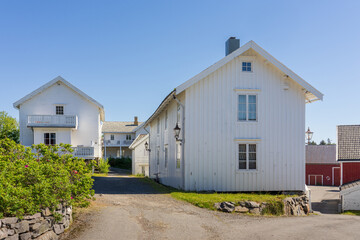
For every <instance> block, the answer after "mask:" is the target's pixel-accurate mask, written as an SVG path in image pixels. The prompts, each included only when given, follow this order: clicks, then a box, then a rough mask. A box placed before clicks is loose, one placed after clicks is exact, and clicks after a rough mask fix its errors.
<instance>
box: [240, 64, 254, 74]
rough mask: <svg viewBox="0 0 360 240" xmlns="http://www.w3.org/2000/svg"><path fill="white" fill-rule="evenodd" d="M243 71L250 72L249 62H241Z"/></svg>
mask: <svg viewBox="0 0 360 240" xmlns="http://www.w3.org/2000/svg"><path fill="white" fill-rule="evenodd" d="M242 71H243V72H252V67H251V62H242Z"/></svg>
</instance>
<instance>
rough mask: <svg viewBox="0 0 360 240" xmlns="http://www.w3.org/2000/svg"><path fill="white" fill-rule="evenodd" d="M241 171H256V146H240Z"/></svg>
mask: <svg viewBox="0 0 360 240" xmlns="http://www.w3.org/2000/svg"><path fill="white" fill-rule="evenodd" d="M238 158H239V159H238V160H239V165H238V166H239V167H238V169H239V170H256V144H239V155H238Z"/></svg>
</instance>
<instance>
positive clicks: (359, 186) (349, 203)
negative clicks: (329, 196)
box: [340, 180, 360, 211]
mask: <svg viewBox="0 0 360 240" xmlns="http://www.w3.org/2000/svg"><path fill="white" fill-rule="evenodd" d="M340 199H341V209H342V211H347V210H360V180H358V181H355V182H351V183H347V184H344V185H342V186H341V187H340Z"/></svg>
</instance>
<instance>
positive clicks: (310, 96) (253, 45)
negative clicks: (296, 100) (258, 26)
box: [176, 41, 324, 102]
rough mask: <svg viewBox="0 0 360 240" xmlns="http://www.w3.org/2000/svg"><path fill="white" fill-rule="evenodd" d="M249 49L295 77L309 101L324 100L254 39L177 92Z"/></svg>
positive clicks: (195, 77) (321, 95) (178, 88)
mask: <svg viewBox="0 0 360 240" xmlns="http://www.w3.org/2000/svg"><path fill="white" fill-rule="evenodd" d="M249 49H253V50H254V51H255V52H257V53H258V54H260V55H261V56H263V57H264V58H265V59H266V60H268V61H269V62H270V63H272V64H273V65H274V66H275V67H277V68H278V69H280V70H281V71H282V72H283V73H284V74H285V75H288V76H289V77H290V78H291V79H293V80H294V81H295V82H297V83H298V84H300V85H301V86H302V87H303V88H304V89H305V90H306V95H305V96H306V99H307V102H313V101H316V100H322V99H323V96H324V95H323V94H322V93H321V92H320V91H318V90H317V89H315V88H314V87H313V86H311V85H310V84H309V83H308V82H306V81H305V80H304V79H302V78H301V77H299V76H298V75H297V74H295V73H294V72H293V71H291V70H290V69H289V68H287V67H286V66H285V65H284V64H282V63H281V62H279V61H278V60H277V59H275V58H274V57H273V56H271V55H270V54H269V53H268V52H266V51H265V50H264V49H263V48H261V47H260V46H259V45H257V44H256V43H255V42H254V41H250V42H248V43H246V44H245V45H243V46H241V47H240V48H238V49H237V50H235V51H234V52H232V53H231V54H229V55H227V56H226V57H224V58H223V59H221V60H220V61H218V62H217V63H215V64H214V65H211V66H210V67H208V68H207V69H205V70H204V71H202V72H201V73H199V74H197V75H196V76H194V77H192V78H191V79H189V80H188V81H186V82H185V83H183V84H181V85H180V86H178V87H177V88H176V94H179V93H181V92H182V91H184V90H185V89H187V88H189V87H190V86H192V85H193V84H195V83H197V82H198V81H200V80H201V79H203V78H205V77H207V76H208V75H210V74H211V73H213V72H215V71H216V70H217V69H219V68H221V67H222V66H224V65H225V64H227V63H228V62H230V61H231V60H233V59H234V58H236V57H238V56H240V55H241V54H243V53H244V52H246V51H247V50H249Z"/></svg>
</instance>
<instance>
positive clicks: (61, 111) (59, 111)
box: [55, 106, 64, 115]
mask: <svg viewBox="0 0 360 240" xmlns="http://www.w3.org/2000/svg"><path fill="white" fill-rule="evenodd" d="M55 112H56V115H64V106H56V107H55Z"/></svg>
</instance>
